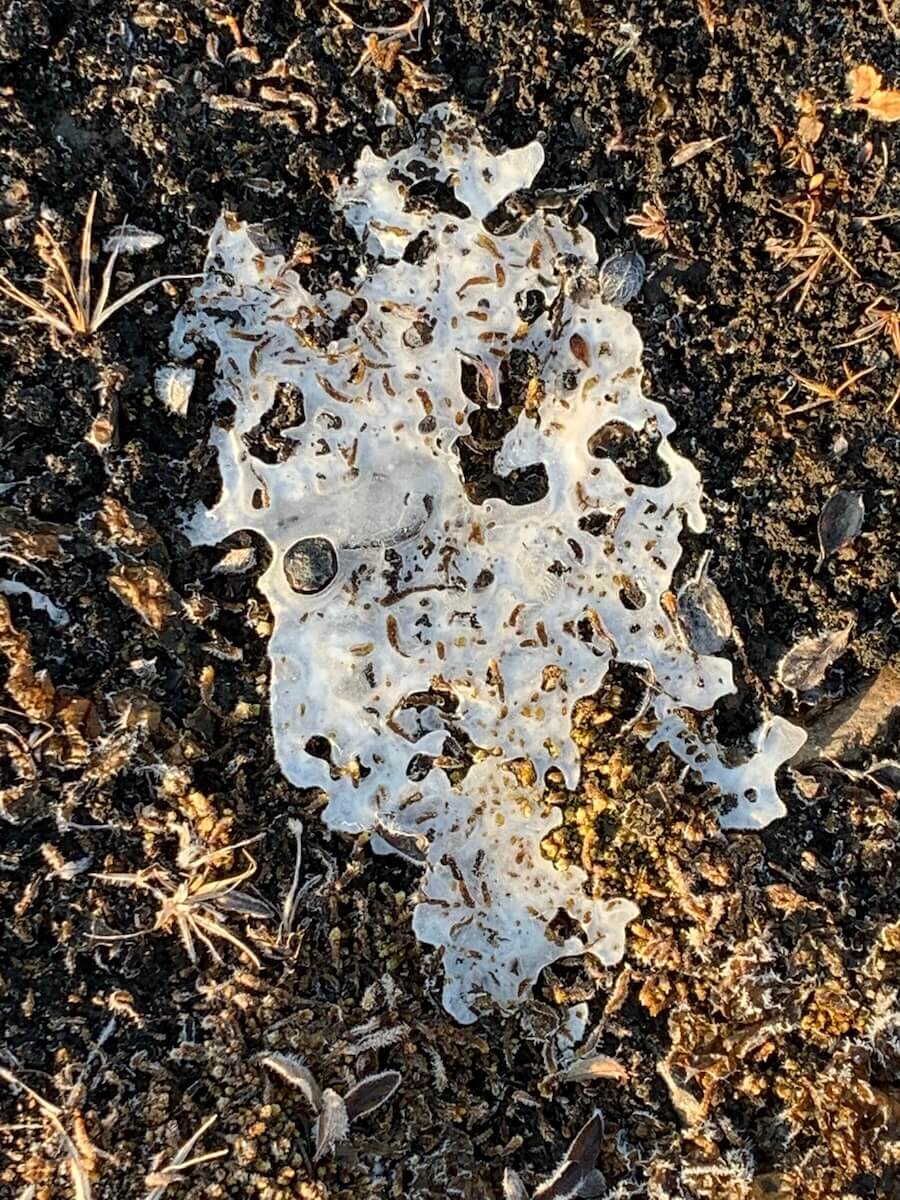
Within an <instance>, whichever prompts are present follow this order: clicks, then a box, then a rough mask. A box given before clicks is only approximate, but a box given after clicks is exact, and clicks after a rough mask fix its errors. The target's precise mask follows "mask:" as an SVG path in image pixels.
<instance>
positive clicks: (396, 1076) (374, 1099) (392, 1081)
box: [344, 1071, 402, 1121]
mask: <svg viewBox="0 0 900 1200" xmlns="http://www.w3.org/2000/svg"><path fill="white" fill-rule="evenodd" d="M401 1078H402V1076H401V1075H400V1072H399V1071H380V1072H379V1073H378V1074H377V1075H367V1076H366V1077H365V1079H361V1080H360V1081H359V1083H357V1084H354V1085H353V1087H352V1088H351V1089H350V1090H349V1092H347V1094H346V1095H345V1096H344V1104H345V1105H346V1109H347V1116H348V1117H349V1118H350V1120H351V1121H356V1120H358V1119H359V1118H360V1117H364V1116H366V1114H367V1113H372V1112H375V1110H376V1109H377V1108H381V1106H382V1104H386V1103H387V1102H388V1100H390V1098H391V1096H393V1094H394V1092H396V1090H397V1088H398V1087H399V1086H400V1080H401Z"/></svg>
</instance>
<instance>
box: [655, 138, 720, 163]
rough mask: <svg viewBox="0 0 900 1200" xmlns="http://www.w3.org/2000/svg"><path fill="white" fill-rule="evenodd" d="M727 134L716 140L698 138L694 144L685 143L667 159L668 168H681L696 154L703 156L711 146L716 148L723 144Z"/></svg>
mask: <svg viewBox="0 0 900 1200" xmlns="http://www.w3.org/2000/svg"><path fill="white" fill-rule="evenodd" d="M729 136H730V135H729V134H727V133H726V134H724V135H723V136H722V137H717V138H708V137H706V138H700V139H699V141H696V142H685V144H684V145H683V146H681V147H680V148H679V149H678V150H676V151H675V153H674V154H673V155H672V157H671V158H670V159H669V166H670V167H681V166H684V164H685V163H686V162H690V161H691V159H692V158H696V157H697V155H698V154H705V153H706V151H707V150H712V148H713V146H718V145H719V143H720V142H724V141H725V139H726V138H727V137H729Z"/></svg>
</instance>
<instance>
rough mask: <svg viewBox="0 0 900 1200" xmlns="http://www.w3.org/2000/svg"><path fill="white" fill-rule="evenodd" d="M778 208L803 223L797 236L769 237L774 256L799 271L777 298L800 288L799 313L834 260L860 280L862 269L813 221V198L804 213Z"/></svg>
mask: <svg viewBox="0 0 900 1200" xmlns="http://www.w3.org/2000/svg"><path fill="white" fill-rule="evenodd" d="M775 211H776V212H778V213H780V214H781V215H782V216H784V217H787V218H788V219H789V220H791V221H795V222H796V223H797V224H798V225H799V226H800V230H799V233H798V234H797V236H796V237H795V238H769V240H768V241H767V242H766V249H767V250H768V252H769V253H770V254H771V255H772V257H773V258H775V259H778V260H779V261H780V262H781V264H782V265H783V266H787V267H790V268H791V269H792V270H793V271H794V272H795V275H794V278H793V279H792V280H791V282H790V283H789V284H788V285H787V286H786V287H784V288H782V289H781V291H780V292H779V293H778V295H777V296H776V297H775V299H776V301H780V300H784V299H785V298H786V297H787V296H790V295H791V293H792V292H795V291H796V290H797V288H800V296H799V298H798V299H797V302H796V303H795V305H794V312H799V311H800V309H801V308H802V307H803V305H804V304H805V303H806V299H807V297H808V296H809V293H810V290H811V288H812V285H813V284H814V283H815V281H816V279H818V277H819V276H820V275H821V274H822V272H823V271H824V270H825V269H826V268H827V267H828V266H829V264H831V263H832V262H836V263H838V264H839V265H840V266H841V267H843V269H844V270H845V271H846V272H847V273H848V274H849V275H852V276H853V278H854V279H859V272H858V271H857V270H856V268H855V267H854V265H853V263H851V262H850V260H849V259H848V258H847V256H846V255H845V254H844V252H843V251H842V250H841V249H840V247H839V246H837V245H836V243H835V242H833V241H832V239H831V238H830V237H829V236H828V235H827V234H826V233H825V232H824V231H823V230H822V229H820V228H819V227H818V226H817V225H815V224H814V223H813V217H814V213H815V208H814V203H813V202H812V201H810V202H809V203H808V204H807V205H806V206H805V211H804V212H803V213H802V214H799V213H796V212H792V211H791V210H790V209H786V208H777V209H775ZM803 264H808V265H803Z"/></svg>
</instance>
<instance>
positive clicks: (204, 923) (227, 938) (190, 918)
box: [94, 847, 262, 969]
mask: <svg viewBox="0 0 900 1200" xmlns="http://www.w3.org/2000/svg"><path fill="white" fill-rule="evenodd" d="M229 848H230V849H233V848H234V847H229ZM244 854H245V856H246V858H247V859H248V862H249V865H248V867H247V869H246V870H244V871H242V872H240V873H239V874H237V875H232V876H230V877H229V878H227V879H217V880H213V881H211V882H209V883H207V882H206V880H205V875H201V876H200V877H199V879H197V878H194V877H190V876H189V877H188V878H187V879H182V880H181V881H180V882H178V881H176V879H175V878H174V877H173V876H172V875H170V874H169V873H168V872H167V871H165V870H163V869H160V868H155V867H151V868H150V869H149V870H147V871H142V872H136V873H133V874H128V873H124V874H108V875H96V876H95V878H96V879H101V880H103V881H104V882H106V883H113V884H116V885H124V886H133V887H138V888H143V889H144V890H146V891H149V892H150V893H151V894H152V895H153V896H154V897H155V898H156V899H157V900H158V901H159V903H160V908H159V912H158V914H157V916H156V920H155V921H154V923H153V930H158V929H168V928H169V927H171V926H172V925H175V926H177V928H178V933H179V935H180V937H181V941H182V945H183V946H184V948H185V950H186V951H187V954H188V958H190V960H191V962H192V963H193V964H194V965H195V966H197V965H198V964H199V961H200V958H199V955H198V953H197V945H196V943H197V941H199V942H202V944H203V945H204V946H205V947H206V948H207V950H208V951H209V953H210V955H211V957H212V958H213V959H214V961H215V962H217V963H221V962H222V961H223V959H222V956H221V954H220V953H219V951H218V949H217V948H216V946H215V944H214V941H213V939H215V938H218V939H220V940H221V941H223V942H229V943H230V944H231V945H232V946H234V947H235V949H236V950H239V951H240V952H241V954H244V955H246V956H247V958H248V959H249V960H250V962H251V963H253V965H254V966H255V967H256V968H257V969H259V968H260V967H261V966H262V963H261V962H260V960H259V958H258V957H257V955H256V954H254V952H253V951H252V950H251V949H250V947H249V946H248V945H247V943H246V942H244V941H242V940H241V939H240V938H239V937H238V936H237V935H236V934H234V933H232V932H231V930H230V929H229V928H228V926H227V925H226V924H225V922H224V919H223V913H222V912H221V911H218V910H217V909H216V904H220V903H222V902H223V901H224V900H226V899H227V897H228V896H230V895H231V893H233V892H234V891H235V890H236V889H237V888H239V887H240V885H241V884H242V883H243V882H244V880H246V879H249V878H250V876H251V875H253V874H254V873H255V871H256V866H257V864H256V861H255V859H253V858H252V857H251V856H250V854H248V853H247V851H246V850H245V851H244ZM254 915H257V914H254ZM142 932H144V931H138V932H137V933H124V934H97V935H94V940H95V941H102V942H116V941H126V940H128V939H131V938H135V937H140V936H141V935H142ZM195 939H196V940H195Z"/></svg>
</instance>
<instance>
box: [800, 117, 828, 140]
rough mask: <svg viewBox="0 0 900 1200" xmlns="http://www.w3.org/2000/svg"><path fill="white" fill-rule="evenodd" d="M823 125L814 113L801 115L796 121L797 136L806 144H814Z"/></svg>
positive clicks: (820, 133)
mask: <svg viewBox="0 0 900 1200" xmlns="http://www.w3.org/2000/svg"><path fill="white" fill-rule="evenodd" d="M824 129H825V126H824V125H823V124H822V122H821V121H820V120H819V118H818V117H817V116H816V115H815V114H812V115H808V116H805V117H801V118H800V120H799V121H798V122H797V137H798V138H799V139H800V141H801V142H803V143H804V145H806V146H814V145H815V143H816V142H817V141H818V140H819V138H820V137H821V136H822V133H823V131H824Z"/></svg>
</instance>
